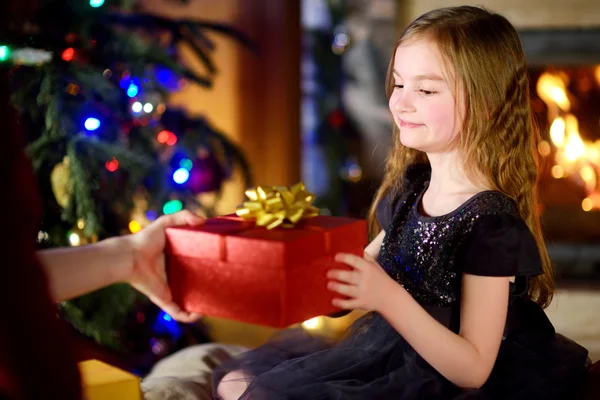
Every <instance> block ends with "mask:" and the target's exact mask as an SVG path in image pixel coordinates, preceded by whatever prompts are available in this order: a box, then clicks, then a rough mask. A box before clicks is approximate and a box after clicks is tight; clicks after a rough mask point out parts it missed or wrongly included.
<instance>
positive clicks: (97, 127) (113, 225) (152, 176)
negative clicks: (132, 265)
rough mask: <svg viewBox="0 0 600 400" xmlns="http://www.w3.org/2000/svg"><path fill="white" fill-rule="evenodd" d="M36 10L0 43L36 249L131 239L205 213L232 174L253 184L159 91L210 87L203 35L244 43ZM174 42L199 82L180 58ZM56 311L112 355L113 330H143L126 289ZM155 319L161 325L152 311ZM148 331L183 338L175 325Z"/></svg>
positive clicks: (232, 156) (95, 9) (119, 14)
mask: <svg viewBox="0 0 600 400" xmlns="http://www.w3.org/2000/svg"><path fill="white" fill-rule="evenodd" d="M177 1H185V0H177ZM39 3H40V7H39V10H37V12H36V13H35V17H34V18H33V20H31V21H26V22H24V23H22V24H19V26H13V27H12V29H11V30H10V36H9V37H4V38H1V40H2V43H0V60H1V61H2V62H3V63H4V64H5V66H6V67H10V68H12V80H13V84H14V91H13V93H14V98H13V104H14V106H15V107H16V108H17V109H18V110H19V111H20V114H21V120H22V124H23V126H24V128H25V131H26V134H27V143H28V145H27V149H26V150H27V154H28V155H29V157H30V158H31V161H32V163H33V165H34V168H35V171H36V173H37V175H38V181H39V188H40V192H41V195H42V199H43V201H44V204H43V221H42V225H41V228H40V231H39V235H38V243H39V245H40V247H54V246H66V245H71V246H75V245H82V244H86V243H91V242H94V241H97V240H100V239H103V238H106V237H110V236H114V235H120V234H124V233H129V232H136V231H138V230H140V229H142V228H143V227H144V226H145V225H146V224H148V223H150V222H151V221H153V220H154V219H156V218H157V217H158V216H160V215H161V214H167V213H173V212H176V211H178V210H180V209H182V208H184V207H185V208H188V209H191V210H193V211H196V212H198V213H200V214H203V215H206V216H211V215H213V214H214V212H215V211H214V207H215V204H217V202H218V200H219V196H220V189H221V186H222V183H223V181H224V180H225V179H227V178H228V177H230V176H231V174H232V170H233V169H234V168H240V171H241V172H242V174H243V176H244V179H245V183H246V186H249V185H250V184H251V177H250V172H249V168H248V165H247V163H246V160H245V158H244V156H243V154H242V152H241V151H240V149H239V148H237V147H236V146H235V145H234V144H233V143H232V142H231V141H229V140H228V139H227V137H226V136H225V135H224V134H223V133H222V132H219V131H218V130H216V129H214V128H213V127H212V126H211V124H210V122H209V120H208V119H207V118H199V117H196V118H190V117H188V116H187V115H186V114H185V113H184V112H183V111H181V110H176V109H171V108H169V107H168V106H167V101H168V95H169V93H171V92H173V91H176V90H179V89H181V88H182V86H183V85H186V84H188V83H190V82H192V83H195V84H198V85H202V86H204V87H206V88H210V86H211V83H212V81H213V80H214V79H215V76H216V75H217V68H216V66H215V65H214V64H213V62H212V60H211V56H210V54H211V52H212V51H214V50H215V46H214V43H213V41H212V40H211V36H210V35H211V34H213V35H214V34H219V35H227V36H229V37H231V38H232V40H237V41H239V42H240V43H241V44H243V45H247V46H251V43H250V42H249V41H248V40H247V39H246V38H245V37H244V36H243V35H242V34H240V33H239V32H237V31H235V30H233V29H231V28H229V27H227V26H224V25H220V24H215V23H209V22H205V21H188V20H177V21H175V20H169V19H165V18H161V17H159V16H156V15H147V14H144V13H143V12H140V10H136V5H135V1H133V0H112V1H110V0H106V1H104V0H85V1H84V0H44V1H40V2H39ZM165 3H166V4H165V5H168V2H166V1H165ZM182 43H185V44H186V45H187V46H190V47H191V48H192V49H193V50H194V52H195V55H196V56H197V57H198V59H199V60H201V61H202V63H203V65H204V67H205V70H206V73H205V75H202V76H200V75H198V74H197V73H194V72H193V71H192V70H190V69H188V68H187V67H186V66H185V65H184V64H183V63H182V62H181V61H180V60H179V59H178V52H177V48H178V46H179V45H181V44H182ZM203 193H214V196H213V201H211V202H210V203H207V202H206V201H203V200H202V199H203V197H202V196H201V195H202V194H203ZM61 310H62V312H63V315H64V317H65V318H66V319H67V320H69V321H70V322H71V324H72V325H73V326H74V327H76V328H77V329H78V330H80V331H81V332H82V333H84V334H85V335H87V336H90V337H93V338H94V339H95V340H96V341H97V342H99V343H101V344H105V345H109V346H111V347H114V348H118V349H121V350H123V349H124V348H126V347H127V346H126V342H130V341H128V340H126V338H125V337H124V333H123V332H124V327H125V326H128V325H130V324H131V316H132V315H133V316H134V319H135V318H137V323H144V324H147V323H151V322H152V321H148V318H147V315H146V314H145V311H143V310H147V308H146V306H144V302H143V299H141V298H140V295H139V294H137V293H136V292H135V291H134V290H133V289H131V288H130V287H128V286H126V285H115V286H113V287H110V288H106V289H104V290H101V291H98V292H95V293H92V294H89V295H86V296H83V297H81V298H78V299H75V300H72V301H69V302H65V303H63V304H62V305H61ZM155 319H156V320H158V321H163V322H164V321H167V322H169V323H170V322H171V321H170V319H169V317H168V316H166V315H162V314H159V312H158V310H154V312H153V313H152V320H155ZM152 329H153V331H155V332H156V331H157V330H163V331H165V332H166V333H167V334H170V335H171V336H176V337H180V336H181V335H182V332H181V327H179V326H177V325H176V324H175V325H173V326H166V327H165V326H155V327H153V328H152ZM134 331H135V329H132V328H131V326H129V327H128V332H129V334H130V335H131V332H134ZM154 339H156V338H153V340H154ZM153 343H154V344H152V345H153V346H154V345H155V344H156V341H154V342H153ZM136 346H137V347H139V343H138V344H137V345H136ZM136 351H143V349H139V348H138V349H136Z"/></svg>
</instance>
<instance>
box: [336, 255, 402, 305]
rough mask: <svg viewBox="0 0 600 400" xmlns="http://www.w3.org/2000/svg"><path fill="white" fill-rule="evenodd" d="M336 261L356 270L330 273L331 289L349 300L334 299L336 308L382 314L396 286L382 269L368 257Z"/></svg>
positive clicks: (338, 270)
mask: <svg viewBox="0 0 600 400" xmlns="http://www.w3.org/2000/svg"><path fill="white" fill-rule="evenodd" d="M335 261H336V262H339V263H344V264H347V265H349V266H351V267H352V268H353V270H352V271H348V270H340V269H332V270H330V271H329V272H328V273H327V278H329V279H332V280H331V281H330V282H329V283H328V284H327V288H328V289H329V290H331V291H334V292H337V293H339V294H341V295H344V296H346V297H347V298H346V299H341V298H335V299H333V301H332V303H333V305H334V306H336V307H340V308H343V309H347V310H351V309H357V308H359V309H363V310H367V311H380V310H381V306H382V305H383V304H384V301H385V298H386V297H387V296H388V294H389V288H392V287H393V286H392V285H391V284H393V283H395V281H394V280H393V279H392V278H390V276H389V275H388V274H387V273H386V272H385V271H384V270H383V268H381V265H379V264H378V263H377V262H376V261H375V260H374V259H373V258H371V257H369V256H368V255H365V257H364V258H363V257H359V256H356V255H354V254H346V253H338V254H336V256H335Z"/></svg>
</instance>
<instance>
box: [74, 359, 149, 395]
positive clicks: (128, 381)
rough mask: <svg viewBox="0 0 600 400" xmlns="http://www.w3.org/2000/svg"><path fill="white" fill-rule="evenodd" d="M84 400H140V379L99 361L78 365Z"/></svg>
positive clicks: (84, 362) (88, 361)
mask: <svg viewBox="0 0 600 400" xmlns="http://www.w3.org/2000/svg"><path fill="white" fill-rule="evenodd" d="M78 366H79V371H80V373H81V381H82V385H83V392H84V398H85V399H86V400H141V398H142V396H141V390H140V378H138V377H137V376H135V375H133V374H130V373H129V372H126V371H123V370H121V369H119V368H116V367H113V366H111V365H108V364H105V363H103V362H102V361H99V360H87V361H82V362H80V363H79V364H78Z"/></svg>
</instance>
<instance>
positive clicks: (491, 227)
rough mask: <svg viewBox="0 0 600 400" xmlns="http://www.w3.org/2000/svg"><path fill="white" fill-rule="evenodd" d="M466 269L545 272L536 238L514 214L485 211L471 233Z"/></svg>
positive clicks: (494, 272)
mask: <svg viewBox="0 0 600 400" xmlns="http://www.w3.org/2000/svg"><path fill="white" fill-rule="evenodd" d="M462 257H463V258H462V266H463V272H464V273H468V274H473V275H482V276H533V275H539V274H542V273H543V272H544V270H543V268H542V262H541V258H540V252H539V250H538V247H537V244H536V241H535V238H534V236H533V234H532V233H531V231H530V230H529V228H528V227H527V224H525V221H523V219H522V218H521V217H519V216H518V215H515V214H508V213H504V214H497V215H484V216H481V217H480V218H479V220H477V221H476V222H475V225H474V226H473V230H472V231H471V232H470V233H469V236H468V237H467V241H466V243H465V247H464V252H463V256H462Z"/></svg>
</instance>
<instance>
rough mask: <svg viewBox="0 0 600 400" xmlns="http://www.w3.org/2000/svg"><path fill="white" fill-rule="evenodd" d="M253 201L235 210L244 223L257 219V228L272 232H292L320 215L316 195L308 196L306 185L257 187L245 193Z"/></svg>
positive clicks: (301, 183) (310, 194)
mask: <svg viewBox="0 0 600 400" xmlns="http://www.w3.org/2000/svg"><path fill="white" fill-rule="evenodd" d="M246 196H247V197H248V199H249V200H250V201H246V202H244V204H243V205H242V206H240V207H238V209H237V210H236V212H235V213H236V214H237V215H238V216H239V217H242V218H243V219H247V220H249V219H256V225H257V226H264V227H266V228H267V229H273V228H276V227H278V226H282V227H284V228H292V227H294V226H295V225H296V223H297V222H298V221H300V220H301V219H303V218H310V217H315V216H317V215H319V209H318V208H317V207H314V206H313V205H312V202H313V201H314V200H315V195H314V194H313V193H311V192H308V191H307V190H306V188H305V186H304V183H303V182H298V183H296V184H295V185H292V186H290V187H289V188H288V187H287V186H257V187H256V188H255V189H248V190H246Z"/></svg>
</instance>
